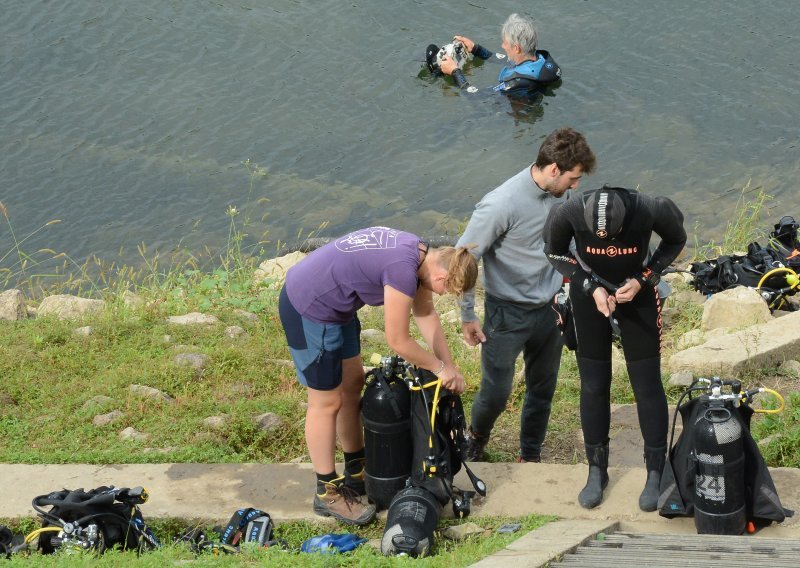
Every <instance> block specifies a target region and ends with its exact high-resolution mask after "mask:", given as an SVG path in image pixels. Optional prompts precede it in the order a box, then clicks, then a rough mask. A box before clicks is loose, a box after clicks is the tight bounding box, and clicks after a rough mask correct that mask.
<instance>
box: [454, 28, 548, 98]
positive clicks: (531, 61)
mask: <svg viewBox="0 0 800 568" xmlns="http://www.w3.org/2000/svg"><path fill="white" fill-rule="evenodd" d="M502 37H503V43H502V47H503V49H504V50H505V52H506V54H505V55H503V54H502V53H492V52H491V51H489V50H488V49H486V48H485V47H482V46H481V45H478V44H477V43H475V42H474V41H472V40H471V39H469V38H468V37H464V36H459V35H457V36H455V37H454V38H453V39H454V40H456V41H460V42H461V43H463V44H464V47H465V48H466V49H467V51H469V52H470V53H472V55H474V56H476V57H480V58H481V59H490V58H493V59H498V60H505V59H506V58H508V64H507V65H505V66H504V67H503V69H502V70H501V71H500V74H499V75H498V77H497V80H498V84H497V85H495V86H494V87H492V88H491V89H492V91H495V92H502V93H505V94H509V95H524V94H528V93H531V92H538V91H541V89H542V87H545V86H547V85H550V84H552V83H555V82H556V81H558V80H559V79H560V78H561V69H560V68H559V66H558V64H557V63H556V62H555V60H553V58H552V57H551V56H550V53H549V52H547V51H545V50H537V49H536V47H537V46H536V44H537V41H538V39H537V38H538V35H537V33H536V26H535V25H534V23H533V20H531V19H530V18H525V17H523V16H520V15H519V14H511V15H510V16H509V17H508V19H507V20H506V21H505V23H504V24H503V30H502ZM440 70H441V72H442V73H444V74H445V75H452V76H453V79H454V80H455V82H456V84H457V85H458V86H459V88H461V89H463V90H465V91H467V92H469V93H475V92H477V91H478V90H479V89H478V88H477V87H474V86H472V85H470V84H469V82H468V81H467V79H466V77H464V73H463V72H462V71H461V69H459V68H458V66H457V65H456V62H455V61H453V59H452V58H451V57H448V56H445V57H443V58H442V63H441V65H440Z"/></svg>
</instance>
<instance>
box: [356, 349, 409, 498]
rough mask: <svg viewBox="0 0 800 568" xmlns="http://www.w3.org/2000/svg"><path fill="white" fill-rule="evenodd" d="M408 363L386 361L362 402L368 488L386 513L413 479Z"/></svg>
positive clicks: (373, 373)
mask: <svg viewBox="0 0 800 568" xmlns="http://www.w3.org/2000/svg"><path fill="white" fill-rule="evenodd" d="M404 363H405V362H404V361H403V360H402V359H400V358H399V357H383V358H382V359H381V360H380V365H379V366H378V367H375V368H374V369H372V370H370V371H369V372H368V373H367V376H366V388H365V389H364V395H363V397H362V398H361V420H362V422H363V424H364V457H365V463H364V484H365V486H366V491H367V497H368V498H369V500H370V501H372V502H373V503H375V506H376V508H377V509H386V508H387V507H389V504H390V503H391V501H392V498H393V497H394V496H395V494H396V493H397V492H398V491H400V490H401V489H403V488H404V487H405V486H406V480H407V479H408V477H409V476H410V475H411V456H412V440H411V422H410V419H411V395H410V393H409V390H408V386H407V385H406V383H405V382H404V379H403V375H404V373H405V367H404Z"/></svg>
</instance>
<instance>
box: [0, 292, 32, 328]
mask: <svg viewBox="0 0 800 568" xmlns="http://www.w3.org/2000/svg"><path fill="white" fill-rule="evenodd" d="M27 317H28V308H27V307H26V306H25V299H24V298H23V297H22V292H20V291H19V290H6V291H5V292H3V293H2V294H0V320H11V321H17V320H24V319H27Z"/></svg>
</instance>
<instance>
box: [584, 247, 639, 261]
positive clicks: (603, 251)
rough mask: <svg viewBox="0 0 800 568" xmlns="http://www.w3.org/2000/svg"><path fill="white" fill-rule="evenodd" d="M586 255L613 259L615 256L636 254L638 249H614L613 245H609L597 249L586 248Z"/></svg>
mask: <svg viewBox="0 0 800 568" xmlns="http://www.w3.org/2000/svg"><path fill="white" fill-rule="evenodd" d="M586 253H587V254H600V255H603V256H609V257H612V258H613V257H615V256H625V255H628V254H638V253H639V247H615V246H614V245H609V246H607V247H605V248H599V247H589V246H587V247H586Z"/></svg>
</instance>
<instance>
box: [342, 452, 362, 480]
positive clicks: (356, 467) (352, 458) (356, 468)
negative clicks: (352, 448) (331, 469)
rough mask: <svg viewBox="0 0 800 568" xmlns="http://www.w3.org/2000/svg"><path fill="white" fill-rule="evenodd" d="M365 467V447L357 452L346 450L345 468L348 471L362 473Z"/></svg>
mask: <svg viewBox="0 0 800 568" xmlns="http://www.w3.org/2000/svg"><path fill="white" fill-rule="evenodd" d="M362 469H364V448H361V449H360V450H358V451H357V452H344V470H345V471H346V472H347V473H350V474H353V473H361V470H362Z"/></svg>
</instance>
